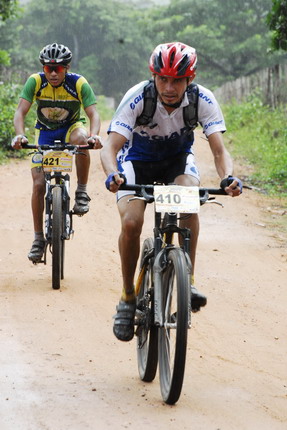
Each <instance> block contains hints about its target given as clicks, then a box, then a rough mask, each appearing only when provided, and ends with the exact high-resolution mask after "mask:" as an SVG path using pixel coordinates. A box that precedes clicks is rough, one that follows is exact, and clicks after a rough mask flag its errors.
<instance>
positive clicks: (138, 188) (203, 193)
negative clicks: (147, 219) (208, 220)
mask: <svg viewBox="0 0 287 430" xmlns="http://www.w3.org/2000/svg"><path fill="white" fill-rule="evenodd" d="M119 189H120V190H129V191H135V192H136V193H137V195H138V196H140V197H143V198H144V199H145V200H146V201H147V203H152V202H153V201H154V196H153V191H154V185H139V184H126V183H124V184H122V185H121V186H120V188H119ZM210 195H217V196H218V195H222V196H227V195H228V194H227V193H226V192H225V191H224V190H223V189H222V188H204V187H199V198H200V201H201V204H204V203H205V202H206V201H207V200H208V199H209V196H210Z"/></svg>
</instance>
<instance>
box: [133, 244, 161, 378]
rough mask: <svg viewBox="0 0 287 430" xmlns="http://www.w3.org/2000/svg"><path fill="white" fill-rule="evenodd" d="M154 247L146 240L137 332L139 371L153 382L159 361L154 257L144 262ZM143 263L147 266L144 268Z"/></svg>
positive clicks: (141, 376)
mask: <svg viewBox="0 0 287 430" xmlns="http://www.w3.org/2000/svg"><path fill="white" fill-rule="evenodd" d="M153 248H154V241H153V239H152V238H148V239H146V240H145V241H144V243H143V246H142V252H141V260H140V261H141V264H140V269H143V270H144V274H143V276H142V280H141V284H140V289H139V294H138V296H137V312H138V313H139V314H140V315H141V316H140V317H139V319H138V321H139V325H138V328H137V330H136V334H137V359H138V371H139V376H140V378H141V380H142V381H145V382H152V381H153V380H154V378H155V375H156V371H157V363H158V328H157V327H156V326H155V325H154V301H153V288H152V283H153V274H152V264H153V258H150V259H149V260H148V261H147V262H144V257H145V256H146V254H147V253H148V252H150V251H151V250H152V249H153ZM143 264H145V267H144V268H143Z"/></svg>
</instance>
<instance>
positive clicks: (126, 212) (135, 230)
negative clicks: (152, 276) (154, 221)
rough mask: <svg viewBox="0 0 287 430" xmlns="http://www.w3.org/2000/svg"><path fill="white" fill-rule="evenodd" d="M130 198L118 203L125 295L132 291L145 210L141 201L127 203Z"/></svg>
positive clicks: (123, 198) (122, 199)
mask: <svg viewBox="0 0 287 430" xmlns="http://www.w3.org/2000/svg"><path fill="white" fill-rule="evenodd" d="M130 197H131V196H124V197H122V198H121V199H120V200H119V201H118V210H119V213H120V217H121V226H122V228H121V233H120V236H119V251H120V258H121V266H122V276H123V289H124V293H125V294H126V295H129V294H130V293H132V292H133V289H134V274H135V270H136V265H137V260H138V257H139V252H140V234H141V231H142V225H143V220H144V210H145V203H144V202H143V201H142V200H133V201H130V202H128V200H129V198H130ZM132 298H134V297H132Z"/></svg>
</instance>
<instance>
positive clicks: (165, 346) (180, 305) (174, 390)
mask: <svg viewBox="0 0 287 430" xmlns="http://www.w3.org/2000/svg"><path fill="white" fill-rule="evenodd" d="M162 287H163V314H164V326H163V327H161V328H160V329H159V374H160V387H161V393H162V398H163V400H164V401H165V402H166V403H168V404H171V405H172V404H174V403H176V402H177V400H178V399H179V397H180V393H181V389H182V384H183V378H184V369H185V359H186V348H187V332H188V314H189V304H188V300H189V293H188V291H189V290H188V289H189V281H188V269H187V264H186V259H185V256H184V253H183V251H182V249H180V248H174V249H172V250H170V251H169V252H168V264H167V268H166V270H165V272H164V273H163V278H162ZM171 327H172V328H171Z"/></svg>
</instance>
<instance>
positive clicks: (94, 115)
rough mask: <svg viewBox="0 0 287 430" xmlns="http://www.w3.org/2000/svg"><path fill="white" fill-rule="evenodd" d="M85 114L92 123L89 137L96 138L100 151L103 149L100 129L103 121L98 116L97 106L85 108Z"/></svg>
mask: <svg viewBox="0 0 287 430" xmlns="http://www.w3.org/2000/svg"><path fill="white" fill-rule="evenodd" d="M85 112H86V114H87V116H88V118H89V121H90V133H89V136H91V137H95V146H94V147H95V148H96V149H99V148H101V147H102V144H101V140H100V137H99V136H98V135H99V132H100V127H101V120H100V115H99V114H98V111H97V109H96V105H94V104H93V105H90V106H88V107H86V108H85Z"/></svg>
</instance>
